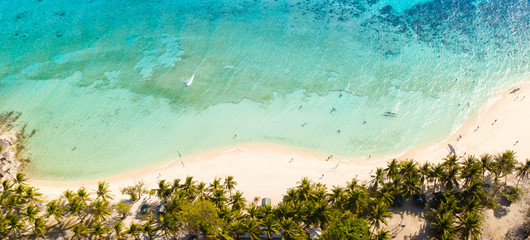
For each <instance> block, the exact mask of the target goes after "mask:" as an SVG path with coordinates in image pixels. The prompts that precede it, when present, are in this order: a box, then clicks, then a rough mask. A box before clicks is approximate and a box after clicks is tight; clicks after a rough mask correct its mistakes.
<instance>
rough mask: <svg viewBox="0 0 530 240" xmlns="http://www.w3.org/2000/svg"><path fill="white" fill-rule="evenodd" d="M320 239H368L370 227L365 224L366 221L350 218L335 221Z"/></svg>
mask: <svg viewBox="0 0 530 240" xmlns="http://www.w3.org/2000/svg"><path fill="white" fill-rule="evenodd" d="M320 239H323V240H328V239H329V240H348V239H359V240H363V239H365V240H370V228H368V225H366V222H365V221H363V220H361V219H358V218H352V219H347V220H345V221H337V222H336V223H335V224H333V225H332V226H331V227H330V228H329V229H328V230H327V231H326V232H325V233H324V234H323V235H322V237H321V238H320Z"/></svg>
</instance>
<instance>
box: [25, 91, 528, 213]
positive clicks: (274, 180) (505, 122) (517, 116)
mask: <svg viewBox="0 0 530 240" xmlns="http://www.w3.org/2000/svg"><path fill="white" fill-rule="evenodd" d="M515 88H520V90H519V91H517V92H515V93H510V91H511V90H513V89H515ZM526 95H529V97H528V99H527V98H526ZM529 101H530V84H523V85H520V86H517V87H514V88H510V89H508V90H505V91H503V92H502V93H501V94H500V95H499V96H498V97H496V98H495V101H494V102H490V104H488V105H487V106H485V107H484V108H483V109H481V110H480V112H479V113H478V114H477V115H476V116H474V117H472V118H471V119H470V120H468V121H467V122H466V123H465V124H464V125H463V127H462V128H460V129H459V130H458V131H456V132H455V133H454V134H453V135H452V136H450V137H449V138H447V139H446V140H443V141H441V142H438V143H434V144H427V145H425V146H420V147H416V148H414V149H411V150H408V151H406V152H405V153H404V154H403V155H401V156H399V157H397V158H398V159H407V158H408V159H415V160H417V161H419V162H423V161H430V162H438V161H441V159H442V158H444V157H446V156H447V154H448V153H449V148H448V145H447V144H452V145H453V146H454V148H455V149H456V153H457V154H458V155H463V154H464V153H466V154H476V155H479V154H482V153H498V152H501V151H504V150H507V149H511V150H514V151H516V153H517V157H518V159H520V160H523V159H525V158H528V157H530V148H529V147H528V145H529V144H530V128H529V127H527V126H526V125H527V124H528V123H529V122H530V114H529V113H530V104H529ZM391 159H392V157H385V158H380V159H373V158H368V156H367V158H365V159H353V160H352V159H341V158H337V157H336V156H333V157H331V156H330V155H324V154H319V153H314V152H309V151H304V150H299V149H292V148H288V147H284V146H277V145H270V144H245V145H239V146H233V147H232V148H229V149H218V150H215V151H211V152H208V153H204V154H199V155H194V156H189V157H183V158H178V159H175V160H173V161H171V162H169V163H165V164H162V165H158V166H153V167H151V168H149V169H144V170H141V171H137V172H132V173H127V174H122V175H119V176H114V177H111V178H107V179H103V180H105V181H107V182H109V183H110V186H111V190H112V191H113V193H114V194H117V195H119V189H121V188H123V187H125V186H130V185H133V184H134V181H140V180H141V181H143V182H144V183H145V184H146V186H147V187H148V188H154V187H155V186H156V183H157V181H158V180H159V179H167V180H172V179H175V178H181V179H185V178H186V176H193V177H194V179H195V180H200V181H204V182H211V181H212V180H213V179H214V178H215V177H221V178H224V177H225V176H229V175H231V176H234V178H235V180H236V181H237V182H238V186H237V188H238V189H239V190H241V191H243V192H244V193H245V197H246V198H247V199H248V200H252V199H253V198H254V197H270V198H272V201H273V202H274V203H277V202H279V201H281V199H282V196H283V194H284V193H285V192H286V190H287V189H288V188H289V187H293V186H295V185H296V183H297V181H299V180H300V179H301V178H302V177H308V178H309V179H311V180H314V181H319V182H321V183H324V184H326V185H327V186H328V187H331V186H333V185H345V183H346V182H347V181H351V180H352V178H355V177H357V178H358V179H360V180H366V179H368V178H369V177H370V175H371V172H372V171H374V170H375V168H377V167H384V166H386V162H387V161H388V160H391ZM96 183H97V182H96V181H83V182H53V181H39V180H35V179H33V180H31V184H33V185H35V186H37V187H38V188H40V190H41V191H42V192H43V193H45V195H47V196H48V197H50V198H55V197H57V196H59V195H60V194H61V193H62V192H63V191H64V190H66V189H68V188H71V189H73V188H78V187H80V186H85V187H88V188H93V187H95V186H96ZM118 199H119V197H118Z"/></svg>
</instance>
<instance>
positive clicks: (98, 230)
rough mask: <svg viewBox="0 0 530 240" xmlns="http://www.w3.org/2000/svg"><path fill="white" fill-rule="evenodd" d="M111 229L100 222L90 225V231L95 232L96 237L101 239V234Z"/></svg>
mask: <svg viewBox="0 0 530 240" xmlns="http://www.w3.org/2000/svg"><path fill="white" fill-rule="evenodd" d="M110 231H111V229H110V228H109V227H107V226H105V225H103V224H102V223H101V222H99V221H98V222H96V224H95V225H94V227H92V230H91V232H92V233H93V234H95V235H96V236H97V237H98V239H103V235H105V234H108V233H109V232H110Z"/></svg>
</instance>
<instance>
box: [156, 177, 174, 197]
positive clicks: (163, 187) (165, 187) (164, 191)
mask: <svg viewBox="0 0 530 240" xmlns="http://www.w3.org/2000/svg"><path fill="white" fill-rule="evenodd" d="M151 192H154V193H155V194H156V196H157V197H158V198H159V199H160V200H162V201H163V202H166V201H167V199H168V198H169V197H170V196H171V193H172V190H171V187H170V186H169V184H168V183H166V180H164V179H162V180H159V181H158V188H156V189H151Z"/></svg>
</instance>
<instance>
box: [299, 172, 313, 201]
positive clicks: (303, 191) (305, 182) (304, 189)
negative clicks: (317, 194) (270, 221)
mask: <svg viewBox="0 0 530 240" xmlns="http://www.w3.org/2000/svg"><path fill="white" fill-rule="evenodd" d="M297 184H298V186H297V187H296V192H297V196H296V200H297V201H304V200H307V199H309V198H310V196H309V194H310V193H311V192H312V190H313V189H312V183H311V180H309V179H308V178H307V177H303V178H302V180H300V181H299V182H297Z"/></svg>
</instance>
